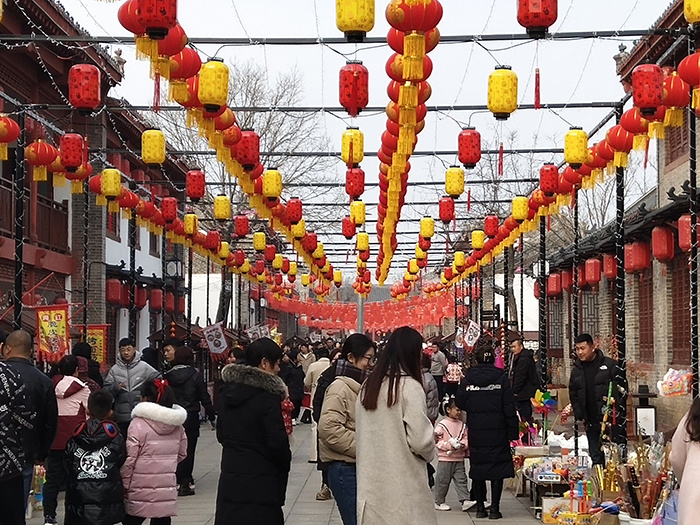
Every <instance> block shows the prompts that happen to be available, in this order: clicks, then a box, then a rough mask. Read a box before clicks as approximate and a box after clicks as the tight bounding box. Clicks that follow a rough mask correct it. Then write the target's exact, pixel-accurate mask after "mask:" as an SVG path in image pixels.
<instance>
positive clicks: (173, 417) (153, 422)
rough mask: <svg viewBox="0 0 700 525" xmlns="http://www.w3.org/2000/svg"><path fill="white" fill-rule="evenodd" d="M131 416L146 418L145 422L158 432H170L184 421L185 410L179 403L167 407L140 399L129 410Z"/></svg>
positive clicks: (185, 417)
mask: <svg viewBox="0 0 700 525" xmlns="http://www.w3.org/2000/svg"><path fill="white" fill-rule="evenodd" d="M131 417H132V418H136V417H140V418H141V419H145V420H147V423H148V424H149V425H150V426H151V427H152V428H153V430H155V431H156V432H158V434H170V433H171V432H172V431H173V429H174V428H175V427H179V426H180V425H182V424H183V423H184V422H185V420H186V419H187V411H186V410H185V409H184V408H182V407H181V406H180V405H173V407H172V408H168V407H164V406H163V405H159V404H158V403H151V402H149V401H142V402H141V403H139V404H138V405H136V406H135V407H134V409H133V410H132V411H131Z"/></svg>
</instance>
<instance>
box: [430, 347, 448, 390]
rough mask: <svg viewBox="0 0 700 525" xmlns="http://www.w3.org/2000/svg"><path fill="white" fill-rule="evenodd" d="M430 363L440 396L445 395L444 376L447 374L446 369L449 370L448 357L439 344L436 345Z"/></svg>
mask: <svg viewBox="0 0 700 525" xmlns="http://www.w3.org/2000/svg"><path fill="white" fill-rule="evenodd" d="M430 359H431V364H430V373H431V374H432V375H433V377H434V378H435V382H436V383H437V387H438V395H439V398H440V399H442V398H443V397H445V383H444V382H443V378H444V376H445V370H447V357H446V356H445V354H444V352H443V351H442V350H441V349H440V347H439V346H436V347H435V351H434V352H433V355H432V357H431V358H430Z"/></svg>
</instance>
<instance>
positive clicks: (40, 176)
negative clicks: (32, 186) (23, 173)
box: [32, 166, 47, 182]
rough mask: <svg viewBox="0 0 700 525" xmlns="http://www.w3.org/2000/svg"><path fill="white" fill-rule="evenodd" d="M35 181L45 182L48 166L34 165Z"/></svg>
mask: <svg viewBox="0 0 700 525" xmlns="http://www.w3.org/2000/svg"><path fill="white" fill-rule="evenodd" d="M32 174H33V177H34V182H44V181H46V179H47V176H46V166H34V169H33V170H32Z"/></svg>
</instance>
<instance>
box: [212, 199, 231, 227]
mask: <svg viewBox="0 0 700 525" xmlns="http://www.w3.org/2000/svg"><path fill="white" fill-rule="evenodd" d="M214 218H215V219H216V220H217V221H227V220H229V219H230V218H231V199H229V197H228V195H217V196H216V197H214Z"/></svg>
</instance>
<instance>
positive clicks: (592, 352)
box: [569, 334, 618, 465]
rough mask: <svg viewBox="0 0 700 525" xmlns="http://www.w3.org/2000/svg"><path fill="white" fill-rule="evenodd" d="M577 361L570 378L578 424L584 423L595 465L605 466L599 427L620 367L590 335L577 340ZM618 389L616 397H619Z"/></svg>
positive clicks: (583, 335)
mask: <svg viewBox="0 0 700 525" xmlns="http://www.w3.org/2000/svg"><path fill="white" fill-rule="evenodd" d="M574 344H575V345H576V346H575V349H576V356H577V359H575V360H574V367H573V368H572V370H571V377H570V379H569V397H570V398H571V406H572V407H573V409H574V417H575V418H576V420H577V421H583V423H584V425H585V427H586V435H587V436H588V451H589V454H590V455H591V460H592V461H593V464H594V465H604V464H605V454H603V452H602V451H601V449H600V427H601V424H602V420H603V407H604V406H605V405H606V404H607V400H608V389H609V386H610V382H611V381H612V382H613V383H614V379H615V374H616V371H617V364H616V363H615V361H613V360H612V359H610V358H609V357H606V356H604V355H603V352H601V351H600V350H598V349H597V348H595V346H594V345H593V338H592V337H591V336H590V335H589V334H580V335H579V336H578V337H576V339H575V340H574ZM617 391H618V388H617V386H614V387H613V394H614V395H617Z"/></svg>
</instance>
